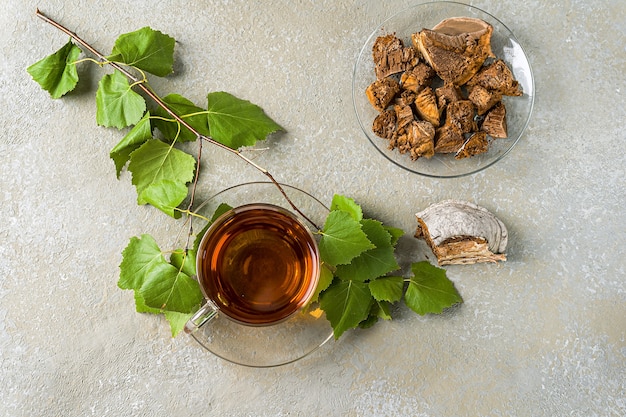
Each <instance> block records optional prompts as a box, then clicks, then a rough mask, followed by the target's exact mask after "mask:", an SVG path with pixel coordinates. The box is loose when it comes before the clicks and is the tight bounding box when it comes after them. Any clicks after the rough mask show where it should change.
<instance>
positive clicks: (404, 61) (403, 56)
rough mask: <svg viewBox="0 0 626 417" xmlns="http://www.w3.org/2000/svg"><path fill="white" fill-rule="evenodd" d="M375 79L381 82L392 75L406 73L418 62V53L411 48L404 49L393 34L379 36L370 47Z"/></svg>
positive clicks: (400, 41) (399, 40)
mask: <svg viewBox="0 0 626 417" xmlns="http://www.w3.org/2000/svg"><path fill="white" fill-rule="evenodd" d="M372 57H373V58H374V70H375V72H376V77H377V78H378V79H379V80H382V79H383V78H385V77H388V76H390V75H392V74H397V73H399V72H403V71H406V70H408V69H410V68H412V67H414V66H415V65H417V63H418V62H419V53H418V51H417V50H416V49H415V48H413V47H405V46H404V44H403V42H402V40H401V39H400V38H398V37H396V36H395V35H393V34H389V35H385V36H379V37H378V38H376V41H374V45H373V46H372Z"/></svg>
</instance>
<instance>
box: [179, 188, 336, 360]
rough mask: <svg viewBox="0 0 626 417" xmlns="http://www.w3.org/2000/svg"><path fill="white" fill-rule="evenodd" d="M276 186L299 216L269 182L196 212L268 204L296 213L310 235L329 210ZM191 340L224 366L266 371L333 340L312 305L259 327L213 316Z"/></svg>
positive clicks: (226, 193)
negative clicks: (219, 360)
mask: <svg viewBox="0 0 626 417" xmlns="http://www.w3.org/2000/svg"><path fill="white" fill-rule="evenodd" d="M281 186H282V187H283V190H284V191H285V193H286V194H287V195H288V196H289V198H290V199H291V201H292V202H293V203H294V204H295V205H296V206H297V207H298V209H299V210H300V212H301V214H298V213H296V211H294V209H293V208H292V207H291V206H290V204H289V203H288V201H287V199H286V198H285V196H284V195H282V193H281V192H280V190H279V189H278V187H276V185H275V184H273V183H271V182H250V183H244V184H239V185H235V186H233V187H230V188H227V189H225V190H223V191H220V192H219V193H217V194H215V195H214V196H212V197H210V198H209V199H207V200H206V201H204V202H203V203H202V204H201V205H200V206H199V207H198V208H197V209H196V210H195V211H196V212H197V213H198V214H201V215H202V216H204V217H207V218H210V217H212V215H213V213H214V212H215V209H216V208H217V207H218V206H219V205H220V204H221V203H226V204H228V205H230V206H231V207H237V206H241V205H244V204H251V203H269V204H274V205H277V206H280V207H283V208H285V209H287V210H289V211H291V212H292V213H294V214H296V215H298V216H299V217H300V218H301V219H302V220H303V222H304V223H305V224H307V225H309V224H310V225H311V226H310V228H311V229H312V231H313V232H316V231H317V230H313V229H315V228H316V227H321V226H323V225H324V220H325V219H326V216H327V215H328V212H329V209H328V208H327V207H326V206H325V205H324V204H322V203H321V202H320V201H319V200H318V199H317V198H315V197H313V196H312V195H311V194H309V193H307V192H305V191H302V190H300V189H298V188H295V187H292V186H289V185H285V184H281ZM303 216H305V217H303ZM196 221H197V222H198V223H196ZM200 223H201V222H200V221H199V219H196V220H194V229H195V230H200V229H201V228H202V227H203V226H204V224H200ZM314 225H316V226H314ZM191 336H192V337H193V338H194V339H195V340H196V341H197V342H198V343H199V344H200V345H201V346H202V347H204V348H205V349H207V350H208V351H209V352H211V353H213V354H214V355H216V356H218V357H220V358H222V359H225V360H227V361H229V362H232V363H236V364H239V365H244V366H250V367H257V368H267V367H273V366H279V365H285V364H288V363H292V362H295V361H297V360H299V359H302V358H304V357H306V356H308V355H309V354H311V353H313V352H314V351H315V350H317V349H318V348H319V347H321V346H322V345H324V344H325V343H326V342H328V341H329V340H330V339H332V336H333V330H332V327H331V326H330V323H329V322H328V320H327V319H326V316H325V315H324V312H323V311H322V310H321V309H319V307H318V306H317V305H316V304H313V305H311V306H310V307H308V308H306V309H305V310H304V311H300V312H298V313H296V314H295V315H293V316H292V317H290V318H289V319H288V320H285V321H283V322H280V323H278V324H274V325H271V326H262V327H255V326H246V325H242V324H238V323H236V322H234V321H232V320H230V319H228V318H226V317H225V316H224V315H222V314H219V313H218V314H217V316H216V317H215V318H214V319H212V320H211V321H210V322H209V323H206V324H204V325H202V326H201V327H200V328H199V329H198V330H196V331H195V332H193V333H191Z"/></svg>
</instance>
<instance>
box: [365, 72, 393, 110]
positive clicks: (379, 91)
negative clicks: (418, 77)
mask: <svg viewBox="0 0 626 417" xmlns="http://www.w3.org/2000/svg"><path fill="white" fill-rule="evenodd" d="M398 91H400V84H398V82H397V81H396V80H394V79H393V78H383V79H382V80H376V81H374V82H373V83H371V84H370V85H369V86H368V87H367V88H366V89H365V95H367V99H368V100H369V102H370V103H371V104H372V106H374V108H375V109H376V110H378V111H383V110H385V109H386V108H387V106H389V103H391V101H392V100H393V98H394V97H395V96H396V94H397V93H398Z"/></svg>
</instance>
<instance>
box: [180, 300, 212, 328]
mask: <svg viewBox="0 0 626 417" xmlns="http://www.w3.org/2000/svg"><path fill="white" fill-rule="evenodd" d="M218 311H219V309H218V308H217V306H216V305H215V304H213V302H212V301H210V300H207V302H206V303H205V304H204V305H203V306H202V307H200V309H199V310H198V311H196V313H195V314H194V315H193V316H192V317H191V318H190V319H189V321H188V322H187V323H186V324H185V333H187V334H191V333H193V332H195V331H196V330H198V329H199V328H200V327H202V326H203V325H204V324H205V323H206V322H207V321H209V320H211V319H212V318H213V317H215V316H216V315H217V312H218Z"/></svg>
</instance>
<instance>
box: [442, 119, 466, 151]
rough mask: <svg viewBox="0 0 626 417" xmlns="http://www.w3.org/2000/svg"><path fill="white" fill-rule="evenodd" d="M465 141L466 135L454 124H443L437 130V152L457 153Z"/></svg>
mask: <svg viewBox="0 0 626 417" xmlns="http://www.w3.org/2000/svg"><path fill="white" fill-rule="evenodd" d="M464 143H465V136H464V135H463V133H462V132H461V131H460V130H459V128H458V127H456V126H454V125H443V126H442V127H440V128H439V129H437V130H436V131H435V153H457V152H458V150H459V149H461V146H463V144H464Z"/></svg>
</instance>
